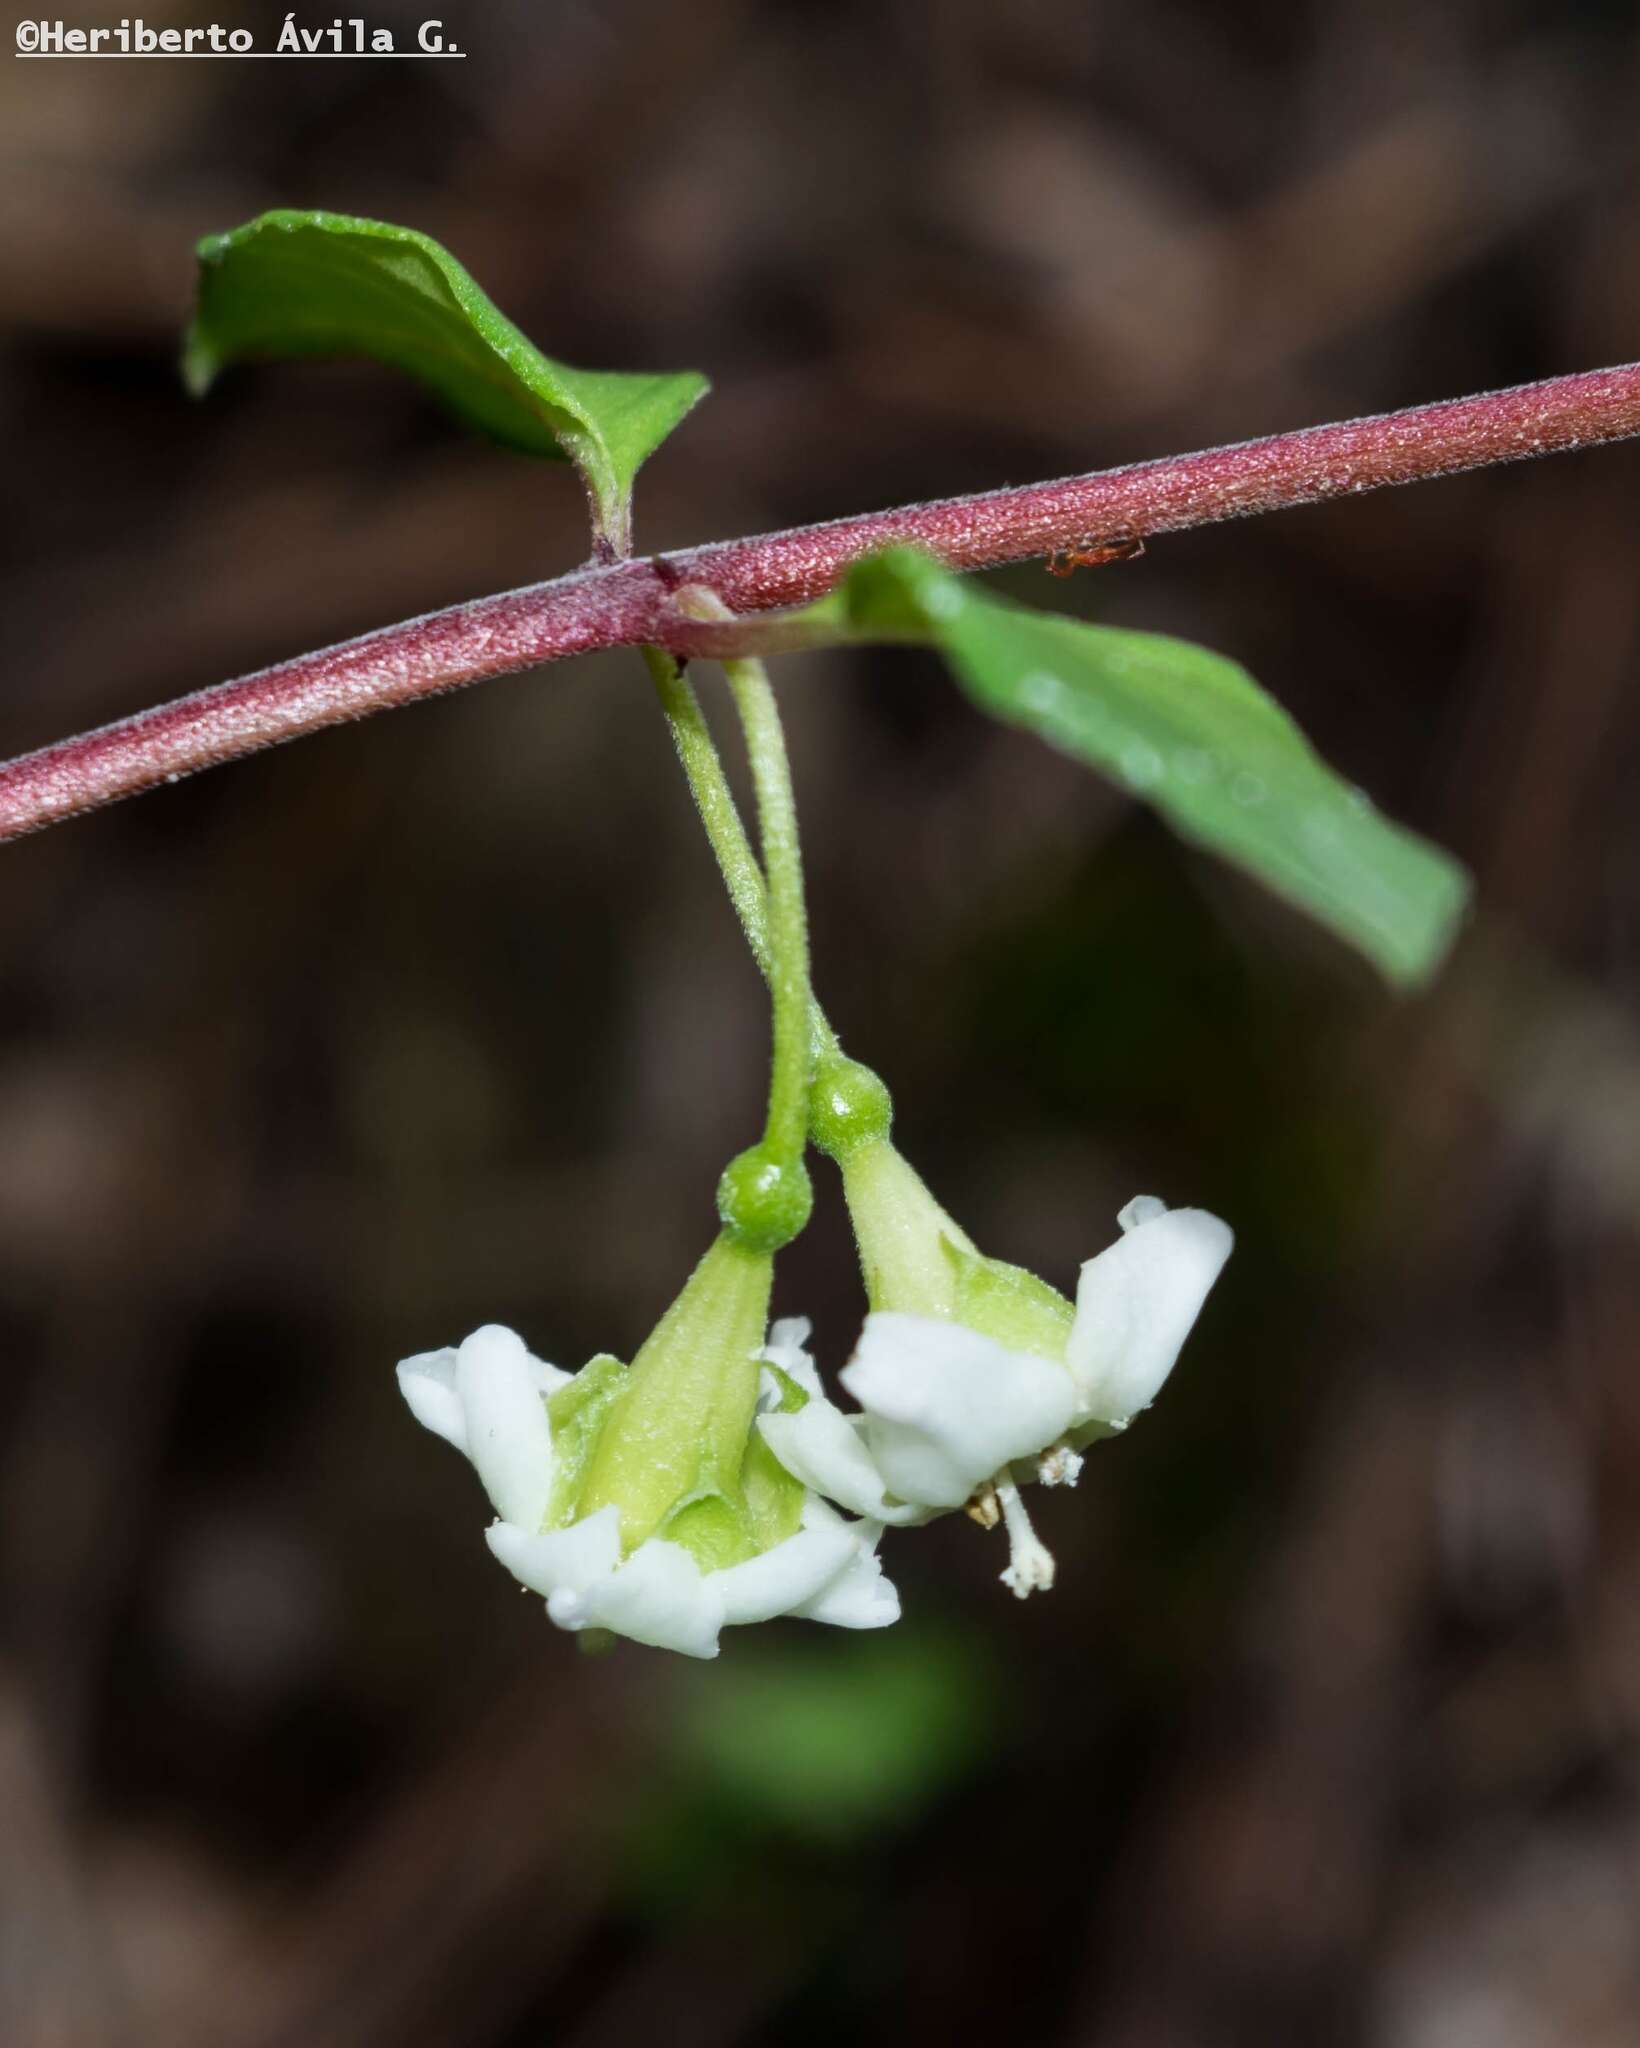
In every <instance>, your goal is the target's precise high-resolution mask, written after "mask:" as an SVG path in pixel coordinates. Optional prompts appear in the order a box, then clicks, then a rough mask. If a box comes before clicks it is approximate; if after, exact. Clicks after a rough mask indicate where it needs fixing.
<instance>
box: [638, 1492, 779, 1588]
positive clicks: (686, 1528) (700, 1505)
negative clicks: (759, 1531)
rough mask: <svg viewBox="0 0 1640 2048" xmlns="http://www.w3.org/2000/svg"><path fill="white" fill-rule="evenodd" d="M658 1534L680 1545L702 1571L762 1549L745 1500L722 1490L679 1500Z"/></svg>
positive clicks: (741, 1560) (735, 1561)
mask: <svg viewBox="0 0 1640 2048" xmlns="http://www.w3.org/2000/svg"><path fill="white" fill-rule="evenodd" d="M655 1534H656V1536H657V1537H658V1538H660V1540H661V1541H662V1542H665V1543H676V1544H679V1545H681V1546H682V1548H683V1549H685V1550H687V1551H688V1553H689V1555H690V1556H691V1557H692V1558H693V1559H694V1560H695V1562H696V1564H698V1565H699V1566H700V1568H701V1570H702V1571H703V1572H716V1571H722V1570H724V1569H725V1568H726V1567H727V1566H729V1565H732V1564H744V1563H745V1562H746V1560H747V1559H748V1558H751V1557H756V1556H757V1554H758V1552H759V1551H760V1550H761V1549H762V1548H763V1546H762V1545H761V1544H760V1543H759V1542H758V1540H757V1537H756V1534H755V1533H754V1531H753V1528H752V1519H751V1516H750V1515H749V1514H748V1513H747V1511H746V1505H745V1503H744V1501H739V1500H733V1499H731V1498H730V1497H729V1495H727V1494H723V1493H703V1494H700V1495H698V1496H697V1497H696V1498H695V1499H694V1500H686V1501H682V1502H680V1503H679V1504H678V1506H677V1507H675V1508H674V1509H673V1510H672V1512H671V1513H670V1514H669V1515H667V1516H666V1518H665V1520H664V1521H662V1522H661V1523H660V1525H659V1527H658V1528H657V1529H656V1530H655Z"/></svg>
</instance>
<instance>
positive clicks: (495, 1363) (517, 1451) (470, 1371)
mask: <svg viewBox="0 0 1640 2048" xmlns="http://www.w3.org/2000/svg"><path fill="white" fill-rule="evenodd" d="M535 1362H536V1361H534V1360H532V1359H531V1357H530V1354H529V1352H528V1351H527V1350H526V1349H525V1348H524V1340H523V1338H522V1337H519V1336H517V1335H515V1333H514V1332H513V1331H511V1330H504V1329H502V1327H501V1326H500V1324H499V1323H486V1324H485V1326H484V1328H483V1329H482V1330H475V1331H474V1332H473V1334H472V1335H471V1336H470V1337H469V1338H468V1339H467V1340H466V1342H465V1343H464V1344H463V1345H462V1347H461V1349H460V1351H459V1352H457V1354H456V1391H457V1393H458V1394H459V1395H460V1396H461V1405H462V1407H463V1409H464V1410H465V1412H466V1417H467V1455H468V1456H469V1457H470V1458H471V1459H472V1461H473V1464H474V1466H475V1467H476V1468H477V1471H478V1476H479V1478H480V1479H482V1480H483V1482H484V1490H485V1492H486V1493H487V1494H488V1495H489V1496H490V1499H491V1501H492V1502H493V1503H494V1505H495V1511H496V1513H497V1514H498V1515H499V1516H500V1517H501V1519H502V1521H504V1522H516V1523H517V1524H518V1525H519V1526H520V1527H521V1528H524V1529H539V1528H540V1526H541V1518H542V1516H543V1515H545V1513H546V1511H547V1498H548V1495H549V1494H550V1492H551V1490H552V1427H551V1425H550V1424H549V1423H548V1421H547V1405H546V1402H545V1401H544V1400H543V1399H542V1398H541V1393H540V1389H539V1388H538V1386H537V1385H536V1380H535V1374H534V1373H533V1371H532V1370H531V1368H532V1366H533V1365H534V1363H535Z"/></svg>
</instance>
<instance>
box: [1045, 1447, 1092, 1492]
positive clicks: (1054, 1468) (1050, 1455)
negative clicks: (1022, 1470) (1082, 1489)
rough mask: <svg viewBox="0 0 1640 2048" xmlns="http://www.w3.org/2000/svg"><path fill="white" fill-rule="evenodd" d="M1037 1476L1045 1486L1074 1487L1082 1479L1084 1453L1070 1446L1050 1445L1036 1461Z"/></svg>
mask: <svg viewBox="0 0 1640 2048" xmlns="http://www.w3.org/2000/svg"><path fill="white" fill-rule="evenodd" d="M1036 1476H1037V1477H1038V1479H1040V1480H1041V1481H1042V1484H1043V1485H1044V1486H1074V1485H1075V1484H1076V1482H1077V1480H1079V1479H1080V1478H1081V1477H1082V1453H1081V1452H1080V1451H1073V1450H1072V1449H1071V1447H1070V1445H1069V1444H1050V1445H1049V1447H1048V1448H1047V1450H1045V1451H1044V1452H1043V1453H1042V1455H1041V1457H1040V1458H1038V1460H1037V1461H1036Z"/></svg>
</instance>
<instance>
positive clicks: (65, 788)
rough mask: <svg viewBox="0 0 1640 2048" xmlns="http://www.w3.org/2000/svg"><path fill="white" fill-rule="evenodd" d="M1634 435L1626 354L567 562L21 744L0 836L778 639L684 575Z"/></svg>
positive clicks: (798, 578)
mask: <svg viewBox="0 0 1640 2048" xmlns="http://www.w3.org/2000/svg"><path fill="white" fill-rule="evenodd" d="M1633 434H1640V364H1636V363H1629V364H1625V365H1624V366H1623V367H1622V368H1620V369H1613V370H1590V371H1586V372H1584V373H1582V374H1580V375H1577V376H1572V377H1554V378H1550V379H1549V380H1548V381H1547V382H1545V383H1541V384H1522V385H1519V386H1517V387H1516V388H1515V389H1513V390H1510V391H1492V392H1488V393H1486V394H1485V395H1484V396H1482V397H1479V398H1460V399H1453V400H1449V401H1448V402H1446V403H1444V404H1440V405H1425V406H1416V407H1414V408H1412V409H1411V410H1410V411H1407V412H1393V413H1382V414H1379V415H1378V416H1377V417H1375V418H1372V419H1364V420H1349V421H1345V422H1343V423H1341V424H1339V425H1336V426H1328V427H1310V428H1306V429H1305V430H1304V431H1303V432H1301V433H1295V434H1276V435H1273V436H1271V437H1270V438H1269V439H1268V440H1263V441H1243V442H1240V443H1238V444H1237V445H1236V446H1234V447H1229V448H1212V449H1209V450H1207V451H1206V452H1205V453H1203V454H1200V455H1176V456H1169V457H1166V458H1164V459H1163V460H1162V461H1159V462H1141V463H1134V464H1132V465H1130V466H1129V467H1127V468H1124V469H1108V470H1100V471H1096V472H1095V473H1094V474H1092V475H1091V476H1077V477H1067V478H1065V479H1064V480H1063V481H1061V482H1058V483H1045V484H1026V485H1024V486H1022V487H1020V488H1018V489H1010V490H1000V491H982V492H980V493H979V494H978V495H977V496H974V497H970V498H945V499H941V500H938V501H936V502H935V503H932V504H927V505H909V506H905V507H902V508H901V509H900V510H898V511H893V512H869V513H864V514H862V515H860V516H859V517H857V518H852V519H836V520H832V521H831V522H829V523H828V524H826V525H824V526H803V527H796V528H793V529H792V530H791V531H789V532H786V533H772V534H764V535H762V536H760V537H758V538H757V539H753V540H737V541H720V542H717V543H716V544H714V545H712V546H710V547H703V548H691V549H688V550H686V551H685V552H682V553H679V554H674V555H665V556H652V557H650V558H649V559H647V560H642V561H630V562H620V563H616V564H613V565H612V566H609V567H604V568H587V569H582V570H580V571H578V572H577V573H576V574H574V575H572V576H564V577H560V578H559V579H558V580H557V581H555V582H552V583H537V584H532V585H531V586H530V587H529V588H528V589H525V590H512V591H506V592H504V593H503V594H501V595H500V596H497V597H484V598H477V599H474V600H473V601H472V602H471V603H468V604H461V605H455V606H452V607H451V608H450V609H449V610H448V611H442V612H432V613H429V614H428V615H427V616H426V617H424V618H419V619H409V620H406V621H405V622H404V623H403V624H402V625H397V626H386V627H383V628H382V629H381V630H380V631H378V632H374V633H367V634H365V635H363V636H362V637H361V638H360V639H357V640H347V641H344V642H342V644H341V645H340V646H337V647H328V648H324V649H322V650H321V651H320V652H318V653H316V654H303V655H298V656H297V657H296V659H295V660H294V661H285V662H281V663H279V664H278V666H277V667H275V668H267V669H262V670H260V671H259V672H258V673H257V674H255V675H249V676H241V677H240V678H239V679H238V680H237V681H234V682H229V683H219V684H217V685H216V686H215V687H214V688H211V689H208V690H200V691H198V692H196V693H195V694H194V695H193V696H190V697H180V698H178V699H177V700H176V702H174V703H171V704H164V705H161V706H160V707H159V708H158V709H156V710H153V711H144V712H140V713H138V714H137V716H136V717H134V718H125V719H121V720H120V721H119V722H118V723H117V724H115V725H107V726H103V727H102V728H100V729H99V730H98V731H96V732H90V733H84V734H81V735H80V736H79V737H78V738H75V739H67V740H59V741H57V742H56V743H55V744H54V745H52V746H49V747H42V748H40V749H39V750H38V752H36V753H32V754H24V755H21V756H20V757H19V758H18V759H17V760H15V761H11V762H8V763H7V764H6V765H5V766H3V767H0V839H12V838H17V837H19V836H20V835H21V834H23V833H25V832H33V831H37V830H38V829H39V828H40V827H41V826H44V825H49V824H54V823H55V822H57V821H58V820H59V819H62V818H68V817H72V816H74V815H75V814H76V813H78V812H82V811H90V810H96V809H97V808H98V807H99V806H101V805H103V804H108V803H113V802H114V801H115V800H116V799H117V798H119V797H122V796H131V795H134V794H135V793H136V792H137V791H139V790H144V789H152V788H153V787H155V786H156V785H157V784H159V783H162V782H174V781H177V780H179V779H180V778H181V777H182V776H184V775H191V774H193V773H194V772H195V771H196V770H198V769H200V768H208V767H211V766H213V765H214V764H215V763H217V762H219V761H231V760H233V759H235V758H236V757H237V756H239V755H241V754H248V753H251V752H253V751H254V750H255V749H256V748H258V747H267V746H273V745H275V744H277V743H278V742H279V741H281V740H289V739H295V738H296V737H297V735H298V734H300V733H307V732H315V731H317V730H318V728H319V727H321V726H325V725H336V724H339V723H340V722H341V721H342V720H343V719H349V718H364V717H367V716H368V715H369V714H370V713H371V712H373V711H383V710H386V709H387V708H388V706H390V705H394V704H408V703H410V702H411V701H412V700H413V699H415V698H417V697H428V696H432V695H434V694H435V693H437V692H438V691H441V690H452V689H457V688H459V687H460V686H461V685H463V684H466V683H476V682H479V681H482V680H483V679H484V678H485V677H487V676H498V675H506V674H508V673H509V672H511V671H514V670H517V669H522V668H532V667H534V666H536V665H537V664H538V663H541V662H548V661H557V660H560V659H561V658H562V657H563V656H565V655H569V654H585V653H588V652H591V651H592V650H594V649H596V648H604V647H625V646H632V645H636V644H640V643H642V642H645V641H654V642H658V643H660V644H661V645H663V646H665V647H668V648H670V649H671V650H672V651H673V652H674V653H676V654H697V653H698V654H705V653H714V654H721V653H726V652H733V651H736V650H738V651H740V652H744V653H752V652H758V653H762V652H768V651H770V650H771V649H777V648H779V647H780V646H782V645H785V644H790V636H789V634H786V633H783V631H782V627H781V622H779V621H778V620H764V621H760V620H758V619H756V618H747V619H743V620H742V621H740V622H737V624H736V625H735V626H733V627H724V626H722V625H718V626H715V627H714V626H711V625H708V624H705V623H702V622H699V621H695V620H691V619H689V618H687V617H686V616H685V615H684V614H683V612H682V611H680V610H679V608H678V607H677V606H676V605H675V604H674V603H673V601H672V593H673V592H674V591H675V590H676V589H677V588H678V587H679V586H680V585H681V584H683V583H697V584H705V585H707V586H709V587H710V588H711V589H712V590H714V591H715V592H716V593H717V595H718V597H719V598H720V599H721V600H722V601H723V602H724V603H725V604H726V605H728V606H729V608H730V609H731V610H732V611H735V612H739V613H758V612H768V611H773V610H777V609H779V608H780V607H782V606H789V605H796V604H804V603H807V602H808V601H809V600H811V599H813V598H816V597H820V596H822V595H823V594H824V593H825V592H826V591H828V590H830V589H831V588H832V587H833V585H834V584H835V583H836V582H837V580H838V578H839V577H840V576H841V574H842V572H843V571H844V570H845V569H846V568H847V567H848V566H849V564H850V563H851V562H854V561H857V560H858V559H859V558H860V556H862V555H865V554H869V553H871V552H872V551H873V550H874V549H876V548H882V547H886V546H888V545H890V544H891V543H893V542H896V541H909V542H914V543H916V544H917V545H919V546H921V547H924V548H927V549H928V550H929V551H930V552H931V553H933V554H935V555H937V556H938V557H939V558H940V559H941V560H942V561H943V562H945V563H946V564H948V566H950V567H951V568H953V569H985V568H993V567H995V566H997V565H998V564H1000V563H1004V562H1017V561H1022V560H1025V559H1027V558H1028V557H1031V556H1036V555H1045V554H1049V553H1051V552H1053V551H1054V550H1056V549H1062V548H1069V547H1074V546H1075V545H1076V544H1077V543H1078V542H1079V541H1086V540H1088V539H1090V538H1094V539H1106V538H1110V537H1114V536H1123V535H1135V536H1138V535H1145V534H1154V533H1165V532H1170V531H1176V530H1177V529H1179V528H1181V527H1187V526H1203V525H1206V524H1208V523H1209V522H1211V521H1213V520H1219V519H1235V518H1239V517H1241V516H1243V515H1244V514H1247V513H1250V512H1274V511H1277V510H1279V509H1281V508H1282V507H1283V506H1288V505H1305V504H1312V503H1315V502H1316V501H1318V500H1321V499H1326V498H1338V497H1343V496H1345V495H1347V494H1348V493H1350V492H1354V491H1370V490H1376V489H1378V488H1379V487H1380V486H1382V485H1385V484H1405V483H1413V482H1416V481H1417V480H1418V479H1419V478H1422V477H1436V476H1448V475H1451V474H1452V473H1453V472H1454V471H1457V470H1463V469H1478V468H1481V467H1482V466H1484V465H1485V464H1487V463H1493V462H1512V461H1516V460H1519V459H1520V458H1522V457H1525V456H1532V455H1544V454H1548V453H1550V452H1552V451H1555V450H1560V449H1568V448H1582V447H1587V446H1589V445H1590V444H1592V443H1595V442H1599V441H1616V440H1621V439H1623V438H1624V437H1626V436H1629V435H1633Z"/></svg>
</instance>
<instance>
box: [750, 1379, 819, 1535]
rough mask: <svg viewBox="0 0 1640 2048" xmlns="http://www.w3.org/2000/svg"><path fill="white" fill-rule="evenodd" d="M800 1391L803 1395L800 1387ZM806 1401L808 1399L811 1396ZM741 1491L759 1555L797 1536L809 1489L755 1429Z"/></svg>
mask: <svg viewBox="0 0 1640 2048" xmlns="http://www.w3.org/2000/svg"><path fill="white" fill-rule="evenodd" d="M797 1391H798V1392H799V1393H800V1394H801V1393H802V1392H803V1390H802V1388H801V1387H799V1388H798V1389H797ZM803 1398H804V1400H807V1398H808V1396H807V1395H804V1397H803ZM798 1405H799V1406H801V1405H802V1403H801V1402H800V1403H799V1404H798ZM779 1412H781V1413H783V1414H789V1413H790V1412H791V1411H790V1410H789V1409H784V1408H783V1409H781V1410H780V1411H779ZM740 1488H741V1492H742V1494H743V1495H744V1496H745V1501H746V1513H747V1516H748V1518H749V1519H750V1521H751V1525H752V1530H753V1532H754V1534H755V1536H756V1538H757V1546H756V1547H757V1552H758V1553H759V1554H761V1553H762V1552H763V1551H765V1550H772V1549H773V1548H774V1546H775V1545H776V1544H777V1543H784V1542H785V1540H786V1538H787V1537H788V1536H795V1535H796V1534H797V1531H798V1529H799V1527H800V1526H801V1524H802V1520H803V1502H804V1500H805V1499H806V1498H807V1497H808V1488H807V1487H806V1486H805V1485H804V1484H803V1482H802V1480H801V1479H794V1478H793V1477H792V1475H791V1474H790V1473H789V1472H788V1471H787V1470H786V1468H785V1466H784V1465H782V1464H781V1462H780V1460H779V1459H778V1458H777V1457H776V1456H775V1454H774V1452H773V1451H771V1450H770V1449H769V1447H768V1445H767V1444H766V1443H765V1442H764V1441H763V1439H762V1437H761V1436H760V1435H759V1434H758V1432H757V1431H756V1430H755V1429H754V1430H753V1432H752V1440H751V1442H750V1443H749V1444H747V1446H746V1457H745V1461H744V1462H743V1463H742V1465H741V1468H740Z"/></svg>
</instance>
